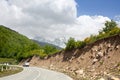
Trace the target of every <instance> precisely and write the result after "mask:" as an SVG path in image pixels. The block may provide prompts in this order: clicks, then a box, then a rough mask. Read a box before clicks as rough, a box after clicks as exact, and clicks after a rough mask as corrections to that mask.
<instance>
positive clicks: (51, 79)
mask: <svg viewBox="0 0 120 80" xmlns="http://www.w3.org/2000/svg"><path fill="white" fill-rule="evenodd" d="M0 80H72V78H70V77H69V76H67V75H65V74H63V73H59V72H55V71H51V70H47V69H42V68H37V67H24V68H23V71H22V72H20V73H17V74H14V75H11V76H6V77H2V78H0Z"/></svg>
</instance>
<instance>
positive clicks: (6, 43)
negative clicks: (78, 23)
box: [0, 25, 40, 59]
mask: <svg viewBox="0 0 120 80" xmlns="http://www.w3.org/2000/svg"><path fill="white" fill-rule="evenodd" d="M39 48H40V46H39V45H38V44H37V43H35V42H33V41H32V40H30V39H28V38H27V37H25V36H23V35H21V34H19V33H18V32H16V31H14V30H11V29H9V28H6V27H5V26H2V25H1V26H0V57H2V58H17V59H20V58H22V57H24V55H25V53H26V52H28V51H31V50H34V49H39Z"/></svg>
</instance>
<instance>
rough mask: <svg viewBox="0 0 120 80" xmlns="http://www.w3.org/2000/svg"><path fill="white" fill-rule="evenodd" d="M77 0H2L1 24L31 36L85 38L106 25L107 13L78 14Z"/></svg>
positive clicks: (0, 3)
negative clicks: (104, 14)
mask: <svg viewBox="0 0 120 80" xmlns="http://www.w3.org/2000/svg"><path fill="white" fill-rule="evenodd" d="M76 4H77V3H76V2H75V0H69V1H68V0H8V1H6V0H1V1H0V18H1V19H0V24H1V25H5V26H7V27H9V28H12V29H14V30H16V31H18V32H20V33H22V34H24V35H26V36H28V37H29V38H34V37H37V36H41V37H44V38H45V39H49V40H53V41H54V39H56V38H63V37H65V38H69V37H74V38H76V39H83V38H85V37H87V36H89V35H91V34H97V32H98V31H99V30H100V29H102V28H103V27H104V22H105V21H106V20H110V19H109V18H108V17H104V16H100V15H96V16H89V15H81V16H79V17H77V8H76Z"/></svg>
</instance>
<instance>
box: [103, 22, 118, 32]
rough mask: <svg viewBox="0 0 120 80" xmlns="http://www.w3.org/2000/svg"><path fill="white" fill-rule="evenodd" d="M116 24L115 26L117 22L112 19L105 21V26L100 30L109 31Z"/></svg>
mask: <svg viewBox="0 0 120 80" xmlns="http://www.w3.org/2000/svg"><path fill="white" fill-rule="evenodd" d="M116 26H117V23H116V22H115V21H113V20H111V21H106V23H105V28H103V30H102V32H105V33H107V32H109V31H111V30H112V29H113V28H115V27H116Z"/></svg>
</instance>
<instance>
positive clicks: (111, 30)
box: [65, 20, 120, 50]
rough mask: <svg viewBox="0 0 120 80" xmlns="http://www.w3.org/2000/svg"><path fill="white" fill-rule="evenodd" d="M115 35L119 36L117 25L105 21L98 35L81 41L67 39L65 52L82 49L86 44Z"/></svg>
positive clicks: (113, 22) (119, 31)
mask: <svg viewBox="0 0 120 80" xmlns="http://www.w3.org/2000/svg"><path fill="white" fill-rule="evenodd" d="M117 34H120V28H119V27H118V26H117V23H116V22H115V21H113V20H111V21H106V23H105V28H103V29H102V30H100V31H99V34H98V35H91V36H90V37H87V38H85V39H84V40H83V41H76V40H75V39H74V38H69V40H68V42H67V43H66V48H65V50H72V49H75V48H83V47H84V46H85V45H87V44H90V43H94V42H95V41H97V40H100V39H103V38H107V37H110V36H113V35H117Z"/></svg>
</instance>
